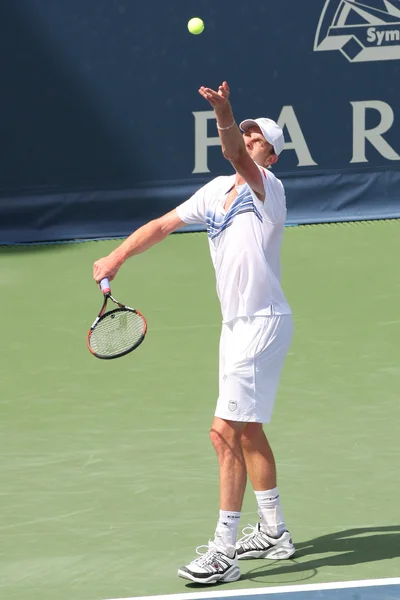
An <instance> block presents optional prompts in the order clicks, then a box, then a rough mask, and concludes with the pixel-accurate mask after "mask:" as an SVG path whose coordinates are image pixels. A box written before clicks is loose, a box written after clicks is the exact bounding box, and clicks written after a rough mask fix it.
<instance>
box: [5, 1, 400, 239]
mask: <svg viewBox="0 0 400 600" xmlns="http://www.w3.org/2000/svg"><path fill="white" fill-rule="evenodd" d="M305 4H306V8H305ZM193 16H197V17H201V18H202V19H203V21H204V23H205V29H204V32H203V33H202V34H201V35H191V34H190V33H189V32H188V30H187V26H186V25H187V22H188V20H189V19H190V18H191V17H193ZM0 36H1V39H2V45H3V52H2V53H1V58H0V61H1V70H2V74H3V86H2V94H1V95H0V109H1V120H2V129H1V131H2V135H1V164H2V168H1V169H0V243H13V242H30V241H48V240H56V239H57V240H66V239H73V238H81V239H82V238H93V237H111V236H124V235H127V234H128V233H130V232H131V231H132V230H133V229H135V228H136V227H138V226H140V225H141V224H143V223H144V222H145V221H147V220H149V219H151V218H154V217H156V216H159V215H161V214H163V213H164V212H166V211H168V210H170V209H171V208H173V207H174V206H176V205H177V204H178V203H180V202H182V201H183V200H185V199H186V198H187V197H189V196H190V195H191V194H192V193H193V192H194V191H195V190H196V189H198V188H199V187H200V186H201V185H203V184H204V183H206V182H207V181H209V180H210V179H211V178H213V177H215V176H217V175H221V174H230V173H231V172H232V167H231V165H230V164H229V163H228V162H227V161H226V160H225V159H224V158H223V157H222V154H221V148H220V145H219V140H218V136H217V130H216V127H215V120H214V117H213V112H212V111H211V110H210V106H209V105H208V104H207V102H205V101H204V99H202V98H201V96H200V95H199V94H198V92H197V90H198V88H199V86H200V85H209V86H211V87H216V86H218V85H219V84H220V83H221V81H222V80H227V81H228V83H229V85H230V88H231V101H232V106H233V110H234V114H235V116H236V119H237V121H238V122H239V121H240V120H242V119H245V118H255V117H260V116H269V117H271V118H273V119H275V120H277V121H278V122H279V124H280V125H281V126H282V127H283V129H284V133H285V139H286V144H285V147H284V150H283V151H282V153H281V155H280V159H279V161H278V163H277V164H276V165H275V166H274V169H273V170H274V173H275V174H276V175H277V176H278V177H280V178H281V179H282V180H283V182H284V184H285V187H286V191H287V201H288V222H289V223H292V224H294V223H311V222H327V221H337V220H349V219H370V218H390V217H400V192H399V189H400V187H399V183H400V104H399V97H400V84H399V82H400V0H360V1H358V0H327V1H326V2H324V1H322V0H307V3H303V2H294V1H293V0H279V2H277V3H275V4H273V5H271V3H270V2H266V1H263V0H261V1H260V2H258V3H247V4H244V3H242V2H237V1H236V0H233V1H232V2H229V5H227V4H226V3H216V2H213V3H211V2H209V1H208V0H207V1H206V0H196V2H194V1H192V0H170V1H169V2H164V1H161V0H147V2H143V3H142V2H134V3H132V2H129V3H128V2H126V1H125V0H115V1H113V2H111V1H110V0H96V1H94V0H86V1H85V2H81V1H80V0H69V1H68V2H64V1H63V0H19V2H18V3H5V5H4V6H3V7H2V19H0Z"/></svg>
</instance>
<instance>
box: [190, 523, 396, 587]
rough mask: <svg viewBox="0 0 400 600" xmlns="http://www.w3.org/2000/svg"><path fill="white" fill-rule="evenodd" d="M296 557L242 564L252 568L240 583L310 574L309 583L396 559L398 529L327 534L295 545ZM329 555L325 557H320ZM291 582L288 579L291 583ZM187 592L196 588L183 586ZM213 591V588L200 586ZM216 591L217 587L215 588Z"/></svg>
mask: <svg viewBox="0 0 400 600" xmlns="http://www.w3.org/2000/svg"><path fill="white" fill-rule="evenodd" d="M295 545H296V554H295V556H294V557H293V559H292V560H285V561H281V562H280V561H278V562H277V561H272V560H271V561H270V560H262V561H261V560H253V561H250V560H249V561H245V562H244V561H243V562H242V563H240V564H242V565H243V566H244V565H246V566H247V567H249V566H250V565H254V568H253V569H250V570H249V571H247V573H242V577H241V580H242V581H243V580H246V579H247V580H250V581H254V582H256V581H259V582H262V583H267V580H268V578H270V577H271V576H277V575H286V574H287V575H291V576H293V575H294V574H296V573H298V574H299V580H302V581H303V580H304V577H303V576H301V575H302V574H303V573H304V572H309V571H313V574H312V575H311V576H309V577H307V579H312V577H314V576H315V575H316V574H317V573H318V569H320V568H322V567H329V566H333V567H345V566H351V565H360V564H362V563H369V562H376V561H380V560H388V559H390V558H395V557H398V556H400V525H392V526H387V527H360V528H354V529H346V530H344V531H338V532H335V533H329V534H327V535H323V536H320V537H317V538H314V539H311V540H309V541H307V542H297V543H296V541H295ZM324 554H329V556H324ZM294 581H295V579H293V577H291V578H290V582H291V583H293V582H294ZM221 585H223V584H221ZM186 587H188V588H198V587H199V586H198V585H197V584H193V583H192V584H187V586H186ZM201 587H202V588H204V587H210V588H215V587H216V586H215V585H213V586H201ZM217 587H220V586H219V585H218V586H217Z"/></svg>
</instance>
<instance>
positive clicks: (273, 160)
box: [265, 154, 279, 167]
mask: <svg viewBox="0 0 400 600" xmlns="http://www.w3.org/2000/svg"><path fill="white" fill-rule="evenodd" d="M278 158H279V157H278V155H277V154H270V155H269V156H268V158H267V160H266V161H265V166H266V167H269V166H271V165H274V164H275V163H276V162H278Z"/></svg>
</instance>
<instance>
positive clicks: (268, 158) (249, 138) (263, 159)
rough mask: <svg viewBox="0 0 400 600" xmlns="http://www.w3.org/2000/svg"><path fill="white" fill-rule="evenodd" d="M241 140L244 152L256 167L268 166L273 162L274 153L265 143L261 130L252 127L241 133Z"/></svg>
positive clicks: (271, 147) (269, 145) (268, 144)
mask: <svg viewBox="0 0 400 600" xmlns="http://www.w3.org/2000/svg"><path fill="white" fill-rule="evenodd" d="M243 139H244V143H245V146H246V150H247V152H248V154H249V156H251V158H252V159H253V160H254V162H256V163H257V164H258V165H261V166H266V167H267V166H268V165H270V164H272V163H273V162H275V157H276V155H275V152H274V148H273V146H272V145H271V144H270V143H269V142H267V140H266V139H265V137H264V136H263V134H262V133H261V129H260V128H259V127H258V126H257V125H252V126H251V127H249V128H248V129H247V130H246V131H245V132H244V133H243Z"/></svg>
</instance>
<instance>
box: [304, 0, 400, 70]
mask: <svg viewBox="0 0 400 600" xmlns="http://www.w3.org/2000/svg"><path fill="white" fill-rule="evenodd" d="M329 50H340V51H341V53H342V54H343V55H344V56H345V57H346V58H347V60H348V61H349V62H372V61H381V60H397V59H400V0H326V2H325V6H324V8H323V11H322V14H321V17H320V20H319V23H318V27H317V33H316V35H315V41H314V51H329Z"/></svg>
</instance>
